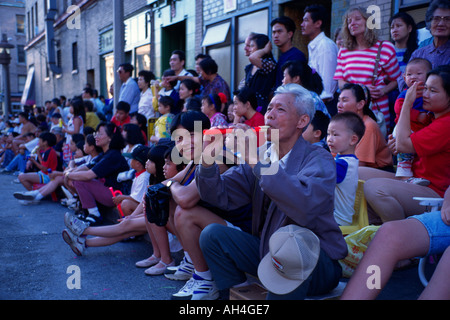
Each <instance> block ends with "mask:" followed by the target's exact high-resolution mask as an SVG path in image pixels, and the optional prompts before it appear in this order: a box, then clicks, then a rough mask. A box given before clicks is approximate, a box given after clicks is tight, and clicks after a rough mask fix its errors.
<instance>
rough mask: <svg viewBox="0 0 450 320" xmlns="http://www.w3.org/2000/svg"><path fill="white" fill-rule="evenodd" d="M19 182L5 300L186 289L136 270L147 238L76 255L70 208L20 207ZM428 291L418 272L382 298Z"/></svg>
mask: <svg viewBox="0 0 450 320" xmlns="http://www.w3.org/2000/svg"><path fill="white" fill-rule="evenodd" d="M16 178H17V177H16V176H13V175H0V204H1V206H2V207H1V209H0V229H1V232H0V239H1V245H0V264H1V266H2V272H0V299H1V300H170V297H171V294H173V293H175V292H177V291H178V290H179V289H180V288H181V287H182V286H183V285H184V282H179V281H171V280H168V279H166V278H165V277H164V276H154V277H152V276H147V275H145V274H144V269H139V268H136V267H135V265H134V264H135V262H136V261H139V260H141V259H144V258H147V257H149V256H150V255H151V254H152V247H151V244H150V243H149V242H148V241H147V240H145V239H141V240H140V241H134V242H119V243H116V244H113V245H111V246H107V247H96V248H88V249H87V250H86V251H85V253H84V254H83V256H81V257H78V256H76V255H75V254H74V253H73V252H72V250H71V249H70V247H69V246H68V245H67V244H66V243H65V242H64V241H63V239H62V236H61V232H62V230H63V229H64V228H65V226H64V213H65V212H66V211H67V210H68V209H67V208H65V207H63V206H62V205H61V204H59V203H57V202H52V201H51V199H45V200H43V201H41V203H40V204H38V205H28V206H24V205H22V204H20V203H19V202H18V200H16V199H15V198H14V197H13V193H14V192H16V191H24V190H25V189H24V188H23V186H22V185H21V184H16V183H13V180H15V179H16ZM175 257H176V258H177V259H180V258H181V256H180V254H177V255H176V256H175ZM78 287H79V288H78ZM422 290H423V286H422V284H421V283H420V281H419V278H418V275H417V267H413V268H410V269H407V270H403V271H396V272H394V274H393V276H392V278H391V280H390V281H389V283H388V285H387V287H386V288H385V289H384V290H383V292H382V293H381V294H380V296H379V298H378V299H380V300H415V299H417V297H418V296H419V295H420V292H421V291H422Z"/></svg>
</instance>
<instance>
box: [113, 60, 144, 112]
mask: <svg viewBox="0 0 450 320" xmlns="http://www.w3.org/2000/svg"><path fill="white" fill-rule="evenodd" d="M133 70H134V68H133V66H132V65H131V64H129V63H123V64H121V65H120V66H119V69H118V70H117V72H118V73H119V78H120V81H122V87H121V88H120V93H119V101H125V102H127V103H128V104H129V105H130V113H133V112H136V111H138V105H139V99H140V98H141V91H139V87H138V85H137V83H136V81H135V80H134V79H133V78H132V77H131V75H132V73H133Z"/></svg>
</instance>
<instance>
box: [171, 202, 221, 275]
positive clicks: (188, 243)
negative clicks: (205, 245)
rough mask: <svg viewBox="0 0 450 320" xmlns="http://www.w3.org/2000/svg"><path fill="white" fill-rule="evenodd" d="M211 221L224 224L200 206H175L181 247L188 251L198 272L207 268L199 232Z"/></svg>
mask: <svg viewBox="0 0 450 320" xmlns="http://www.w3.org/2000/svg"><path fill="white" fill-rule="evenodd" d="M212 223H218V224H221V225H226V222H225V221H224V220H223V219H222V218H220V217H219V216H217V215H216V214H214V213H212V212H211V211H209V210H208V209H205V208H203V207H200V206H195V207H193V208H191V209H187V210H185V209H182V208H180V207H177V209H176V210H175V224H176V226H177V230H178V232H179V235H180V236H181V239H182V240H183V248H184V250H186V251H187V252H188V253H189V256H190V257H191V260H192V263H193V264H194V267H195V270H197V271H200V272H203V271H207V270H209V268H208V265H207V263H206V261H205V258H204V257H203V253H202V251H201V249H200V244H199V238H200V233H201V232H202V230H203V229H204V228H205V227H206V226H208V225H210V224H212Z"/></svg>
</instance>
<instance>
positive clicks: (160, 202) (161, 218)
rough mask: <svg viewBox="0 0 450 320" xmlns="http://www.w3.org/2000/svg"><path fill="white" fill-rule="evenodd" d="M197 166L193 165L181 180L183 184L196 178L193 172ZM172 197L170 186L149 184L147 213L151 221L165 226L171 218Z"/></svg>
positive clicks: (146, 201) (146, 204) (146, 202)
mask: <svg viewBox="0 0 450 320" xmlns="http://www.w3.org/2000/svg"><path fill="white" fill-rule="evenodd" d="M195 168H196V166H195V165H191V166H190V167H189V169H188V170H187V173H186V175H185V176H184V178H183V179H182V180H181V182H180V183H181V184H183V183H190V182H191V181H192V180H193V179H194V175H193V172H194V170H195ZM170 198H172V194H171V192H170V188H169V187H167V186H166V185H164V184H162V183H157V184H154V185H151V186H148V188H147V192H146V193H145V199H144V200H145V214H146V216H147V220H148V222H150V223H154V224H156V225H157V226H160V227H163V226H165V225H166V224H167V221H168V220H169V202H170Z"/></svg>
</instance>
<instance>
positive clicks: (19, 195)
mask: <svg viewBox="0 0 450 320" xmlns="http://www.w3.org/2000/svg"><path fill="white" fill-rule="evenodd" d="M36 192H39V191H38V190H33V191H25V192H14V193H13V196H14V198H16V199H18V200H28V201H32V200H35V199H36Z"/></svg>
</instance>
